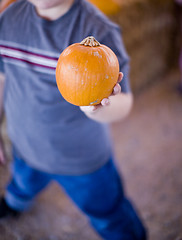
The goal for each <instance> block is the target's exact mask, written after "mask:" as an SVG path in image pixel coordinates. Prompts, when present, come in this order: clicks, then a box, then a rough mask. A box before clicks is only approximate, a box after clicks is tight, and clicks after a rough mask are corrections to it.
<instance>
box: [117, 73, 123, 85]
mask: <svg viewBox="0 0 182 240" xmlns="http://www.w3.org/2000/svg"><path fill="white" fill-rule="evenodd" d="M122 79H123V73H122V72H119V76H118V83H119V82H121V80H122Z"/></svg>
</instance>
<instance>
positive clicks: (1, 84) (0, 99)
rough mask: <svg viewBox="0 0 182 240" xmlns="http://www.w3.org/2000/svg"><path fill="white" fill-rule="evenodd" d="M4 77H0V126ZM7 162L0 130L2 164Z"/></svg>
mask: <svg viewBox="0 0 182 240" xmlns="http://www.w3.org/2000/svg"><path fill="white" fill-rule="evenodd" d="M4 82H5V81H4V79H3V78H0V127H1V123H2V118H3V92H4ZM4 163H5V153H4V147H3V141H2V137H1V131H0V165H1V164H4Z"/></svg>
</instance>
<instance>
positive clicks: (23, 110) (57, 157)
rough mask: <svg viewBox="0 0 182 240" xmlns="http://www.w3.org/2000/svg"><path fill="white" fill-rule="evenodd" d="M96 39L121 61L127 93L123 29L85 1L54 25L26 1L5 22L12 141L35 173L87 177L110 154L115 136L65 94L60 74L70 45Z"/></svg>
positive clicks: (1, 39)
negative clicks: (58, 81)
mask: <svg viewBox="0 0 182 240" xmlns="http://www.w3.org/2000/svg"><path fill="white" fill-rule="evenodd" d="M90 35H92V36H94V37H95V38H96V39H97V40H98V41H99V42H100V43H102V44H105V45H107V46H109V47H110V48H111V49H112V50H113V51H114V52H115V53H116V55H117V57H118V59H119V63H120V70H121V71H122V72H123V73H124V79H123V81H122V83H121V86H122V91H123V92H129V91H130V86H129V81H128V69H129V66H128V56H127V53H126V51H125V49H124V46H123V43H122V39H121V36H120V29H119V27H118V26H117V25H116V24H114V23H112V22H111V21H110V20H108V18H107V17H105V16H104V15H103V14H102V13H101V12H100V11H98V10H97V9H96V8H95V7H93V6H92V5H91V4H90V3H88V2H87V1H85V0H75V2H74V4H73V5H72V7H71V8H70V9H69V11H68V12H67V13H66V14H64V15H63V16H62V17H60V18H59V19H57V20H55V21H48V20H45V19H42V18H40V17H39V16H38V15H37V13H36V11H35V8H34V6H33V5H32V4H31V3H29V2H28V1H26V0H20V1H17V2H16V3H13V4H12V5H11V6H10V7H9V8H8V9H7V10H6V11H5V12H4V13H3V14H2V15H1V16H0V70H1V71H2V72H4V73H5V76H6V84H5V94H4V108H5V113H6V118H7V126H8V127H7V128H8V135H9V138H10V140H11V141H12V145H13V147H14V149H15V151H16V154H18V155H19V156H20V157H21V158H22V159H23V160H24V161H25V162H27V163H28V164H29V165H30V166H32V167H34V168H37V169H40V170H43V171H46V172H50V173H56V174H73V175H75V174H86V173H89V172H92V171H94V170H96V169H98V168H99V167H100V166H102V165H103V164H105V163H106V162H107V161H108V159H109V157H110V155H111V154H112V147H111V145H112V144H111V142H110V136H109V130H108V126H107V125H106V124H100V123H98V122H96V121H93V120H90V119H89V118H87V117H86V116H85V115H84V113H83V112H81V111H80V109H79V107H77V106H74V105H72V104H69V103H68V102H66V101H65V100H64V99H63V97H62V96H61V94H60V93H59V91H58V89H57V85H56V79H55V68H56V64H57V59H58V57H59V55H60V53H61V52H62V51H63V50H64V49H65V48H66V47H67V46H68V45H70V44H72V43H75V42H80V41H81V40H82V39H84V38H85V37H87V36H90Z"/></svg>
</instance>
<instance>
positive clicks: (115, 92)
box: [113, 83, 121, 95]
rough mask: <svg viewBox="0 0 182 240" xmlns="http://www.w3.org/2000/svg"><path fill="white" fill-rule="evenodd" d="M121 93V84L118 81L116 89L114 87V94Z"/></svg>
mask: <svg viewBox="0 0 182 240" xmlns="http://www.w3.org/2000/svg"><path fill="white" fill-rule="evenodd" d="M119 93H121V86H120V85H119V83H117V84H116V85H115V86H114V89H113V95H117V94H119Z"/></svg>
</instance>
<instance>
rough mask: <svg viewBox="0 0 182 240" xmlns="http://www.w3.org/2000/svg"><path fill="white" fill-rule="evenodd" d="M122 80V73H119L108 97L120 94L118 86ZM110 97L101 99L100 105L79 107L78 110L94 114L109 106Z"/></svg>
mask: <svg viewBox="0 0 182 240" xmlns="http://www.w3.org/2000/svg"><path fill="white" fill-rule="evenodd" d="M122 78H123V73H122V72H120V73H119V76H118V82H117V83H116V85H115V86H114V88H113V91H112V94H111V95H110V96H114V95H118V94H120V93H121V86H120V84H119V82H121V80H122ZM110 96H109V97H108V98H104V99H102V101H101V102H100V104H98V105H94V106H80V109H81V110H82V111H83V112H85V113H86V112H87V113H88V112H89V113H94V112H95V111H96V110H98V109H100V108H102V107H105V106H109V105H110Z"/></svg>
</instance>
